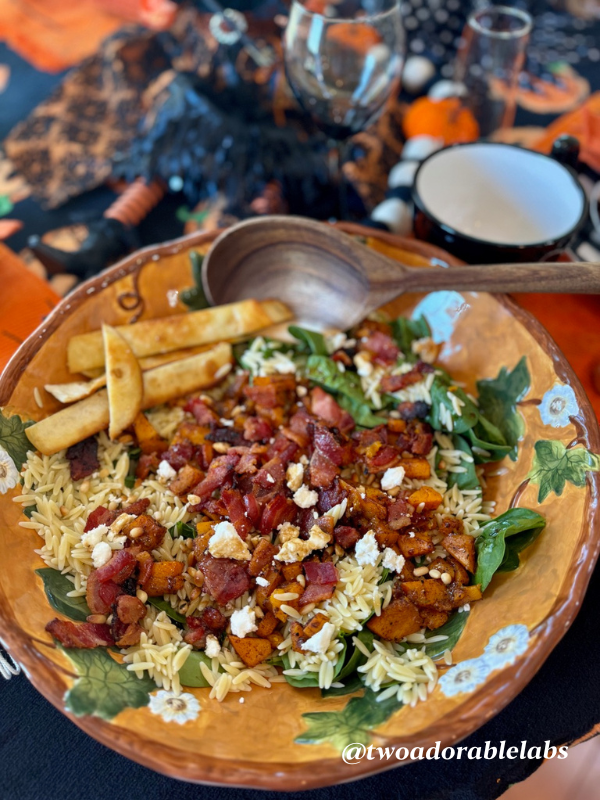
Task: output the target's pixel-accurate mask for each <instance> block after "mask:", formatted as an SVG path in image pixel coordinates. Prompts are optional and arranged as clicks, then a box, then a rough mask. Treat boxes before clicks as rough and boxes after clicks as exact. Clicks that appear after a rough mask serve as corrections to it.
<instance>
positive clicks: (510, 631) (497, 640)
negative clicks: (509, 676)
mask: <svg viewBox="0 0 600 800" xmlns="http://www.w3.org/2000/svg"><path fill="white" fill-rule="evenodd" d="M528 644H529V630H528V628H527V626H526V625H508V626H507V627H506V628H502V630H500V631H498V633H495V634H494V635H493V636H492V637H491V638H490V641H489V642H488V644H487V646H486V648H485V650H484V651H483V659H484V660H485V661H486V663H487V665H488V667H489V669H490V671H492V670H494V669H499V668H500V667H508V666H509V665H510V664H514V662H515V661H516V660H517V657H518V656H520V655H523V653H524V652H525V651H526V650H527V646H528Z"/></svg>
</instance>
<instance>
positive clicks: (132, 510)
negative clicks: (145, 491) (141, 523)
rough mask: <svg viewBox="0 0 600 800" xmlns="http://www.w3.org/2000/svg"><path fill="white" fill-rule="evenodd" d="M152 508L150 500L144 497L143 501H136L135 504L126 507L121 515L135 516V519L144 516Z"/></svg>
mask: <svg viewBox="0 0 600 800" xmlns="http://www.w3.org/2000/svg"><path fill="white" fill-rule="evenodd" d="M149 506H150V500H148V498H147V497H144V498H143V499H142V500H134V502H133V503H129V505H127V506H124V507H123V508H122V509H121V511H120V512H119V513H120V514H133V516H134V517H137V516H138V515H139V514H143V513H144V512H145V511H147V510H148V507H149Z"/></svg>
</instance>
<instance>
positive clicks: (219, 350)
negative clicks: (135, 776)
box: [26, 342, 233, 456]
mask: <svg viewBox="0 0 600 800" xmlns="http://www.w3.org/2000/svg"><path fill="white" fill-rule="evenodd" d="M232 360H233V357H232V352H231V345H229V344H227V343H224V342H223V343H221V344H218V345H216V346H215V347H213V348H212V349H211V350H207V351H206V352H204V353H199V354H198V355H195V356H192V357H191V358H185V359H182V360H181V361H176V362H174V363H172V364H166V365H165V366H162V367H157V368H156V369H153V370H149V371H148V372H145V373H144V375H143V378H144V398H143V402H142V408H151V407H152V406H156V405H159V404H160V403H165V402H167V401H168V400H173V399H175V398H176V397H180V396H181V395H185V394H188V393H189V392H194V391H196V390H197V389H206V388H208V387H209V386H212V385H214V384H215V383H217V382H218V381H219V380H220V379H221V378H222V377H224V376H225V375H226V374H227V372H229V370H230V369H231V362H232ZM108 424H109V411H108V393H107V391H106V389H101V390H100V391H99V392H97V393H96V394H93V395H91V396H90V397H86V398H85V399H84V400H80V401H79V402H78V403H73V404H72V405H70V406H67V407H66V408H63V409H61V410H60V411H58V412H57V413H56V414H52V415H51V416H49V417H46V419H43V420H42V421H41V422H36V424H35V425H32V426H31V427H30V428H26V432H27V437H28V439H29V441H30V442H31V444H32V445H33V446H34V447H35V448H36V449H37V450H39V451H40V452H41V453H43V454H44V455H48V456H49V455H52V454H53V453H58V452H59V450H64V449H65V448H66V447H70V446H71V445H72V444H76V443H77V442H81V441H82V440H83V439H86V438H87V437H88V436H92V435H93V434H94V433H98V432H99V431H102V430H105V429H106V428H107V427H108Z"/></svg>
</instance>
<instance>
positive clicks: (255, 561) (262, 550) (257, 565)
mask: <svg viewBox="0 0 600 800" xmlns="http://www.w3.org/2000/svg"><path fill="white" fill-rule="evenodd" d="M277 552H278V548H277V547H275V545H273V544H271V542H269V540H268V539H261V540H260V542H259V543H258V544H257V545H256V547H255V548H254V552H253V553H252V558H251V559H250V563H249V564H248V572H249V574H250V575H252V577H254V578H256V577H257V575H260V573H261V572H262V571H263V569H265V567H267V566H268V565H269V564H270V563H271V561H272V560H273V558H274V556H275V555H277ZM284 574H285V573H284Z"/></svg>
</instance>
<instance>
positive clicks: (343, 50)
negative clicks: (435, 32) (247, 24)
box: [284, 0, 404, 141]
mask: <svg viewBox="0 0 600 800" xmlns="http://www.w3.org/2000/svg"><path fill="white" fill-rule="evenodd" d="M315 9H318V10H315ZM403 53H404V30H403V26H402V17H401V13H400V6H399V1H398V0H342V2H340V3H336V4H335V5H334V4H325V3H324V2H321V0H294V2H293V3H292V6H291V9H290V16H289V22H288V25H287V28H286V32H285V38H284V63H285V71H286V75H287V79H288V83H289V85H290V87H291V89H292V91H293V93H294V95H295V97H296V99H297V101H298V103H299V104H300V106H301V108H302V109H303V110H304V111H305V112H306V113H307V114H308V115H309V116H310V117H311V118H312V120H313V122H314V123H315V124H316V125H317V127H318V128H319V129H321V130H322V131H323V132H324V133H325V134H326V135H327V136H329V137H330V138H332V139H335V140H337V141H342V140H345V139H347V138H348V137H350V136H352V135H354V134H356V133H358V132H359V131H362V130H364V129H365V128H368V127H369V126H370V125H372V124H373V122H375V120H376V119H377V118H378V117H379V115H380V114H381V113H382V111H383V109H384V108H385V105H386V103H387V101H388V99H389V98H390V97H391V95H392V94H394V93H395V92H396V91H397V89H398V86H399V82H400V74H401V71H402V63H403Z"/></svg>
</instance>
